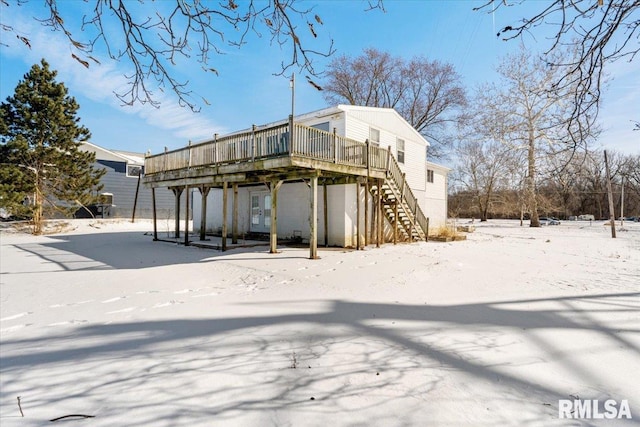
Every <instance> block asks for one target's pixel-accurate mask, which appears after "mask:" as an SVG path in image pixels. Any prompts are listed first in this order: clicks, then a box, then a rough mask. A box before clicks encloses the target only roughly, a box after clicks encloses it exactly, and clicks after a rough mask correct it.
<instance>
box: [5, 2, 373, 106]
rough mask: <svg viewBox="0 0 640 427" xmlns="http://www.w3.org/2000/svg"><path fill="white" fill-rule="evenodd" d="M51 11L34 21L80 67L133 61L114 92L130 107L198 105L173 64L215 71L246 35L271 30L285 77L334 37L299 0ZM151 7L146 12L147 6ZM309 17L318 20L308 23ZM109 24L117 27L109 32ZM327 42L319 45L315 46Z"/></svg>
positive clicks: (99, 5)
mask: <svg viewBox="0 0 640 427" xmlns="http://www.w3.org/2000/svg"><path fill="white" fill-rule="evenodd" d="M0 1H2V3H3V4H5V5H6V6H9V5H20V4H23V3H25V2H26V1H27V0H14V1H13V2H10V0H0ZM43 1H44V4H45V6H46V10H47V13H48V16H46V17H44V18H42V19H39V21H40V22H41V23H42V24H43V25H45V26H48V27H50V28H52V29H53V30H54V31H59V32H62V33H63V34H64V35H65V37H66V38H67V40H68V42H69V44H70V47H71V49H72V55H73V57H74V59H75V60H76V61H78V62H79V63H80V64H81V65H82V66H84V67H89V66H90V65H91V62H92V61H93V62H98V60H97V59H96V58H95V57H94V55H96V52H97V51H98V50H101V49H104V50H106V52H107V55H108V56H109V58H111V59H112V60H115V61H124V62H125V63H128V64H130V65H131V68H132V71H131V73H130V74H128V75H127V76H126V77H127V80H128V86H127V88H126V89H125V90H124V91H123V92H120V93H117V94H116V96H117V97H118V98H119V99H120V100H121V101H122V102H123V103H124V104H127V105H131V104H134V103H137V102H140V103H149V104H152V105H154V106H157V105H158V98H157V96H156V94H155V93H154V90H156V89H158V90H160V91H169V92H173V93H175V94H176V95H177V97H178V100H179V102H180V104H181V105H183V106H187V107H189V108H191V109H192V110H194V111H197V110H198V109H199V107H198V103H197V102H196V101H195V99H197V96H198V95H197V94H194V93H192V92H191V90H190V89H189V82H188V81H187V80H180V79H179V78H178V77H176V74H175V70H173V69H172V68H173V66H174V65H175V64H177V63H178V61H181V60H184V59H192V58H193V59H195V60H196V61H197V62H198V63H199V64H200V68H201V69H203V70H205V71H210V72H213V73H214V74H218V71H217V70H216V69H215V68H214V67H211V66H210V65H209V63H210V62H211V56H212V54H215V55H220V54H223V53H224V48H225V47H228V46H234V47H242V46H244V45H245V44H246V43H247V40H248V37H249V35H250V34H255V35H257V36H258V37H262V31H265V33H266V34H268V35H269V37H270V40H271V43H275V44H278V45H280V46H284V47H288V48H289V49H290V54H289V55H288V60H283V61H282V64H281V70H280V71H279V72H276V74H277V75H282V74H284V73H286V72H287V71H288V70H290V69H291V68H292V67H296V68H298V69H299V70H300V71H305V72H307V73H308V74H311V75H313V76H318V75H319V74H320V73H319V72H317V71H316V69H315V68H314V59H315V58H318V57H327V56H329V55H332V54H333V53H334V49H333V41H332V40H330V39H329V40H328V41H327V40H320V41H316V40H319V38H320V37H319V35H320V27H321V26H322V25H323V21H322V18H321V17H320V16H318V15H317V14H314V13H313V11H312V8H310V7H304V8H301V7H299V6H298V5H299V4H301V2H300V0H269V1H258V0H245V1H242V2H238V1H234V0H223V1H220V2H215V3H214V2H204V1H201V0H172V1H171V2H169V1H166V2H160V3H156V4H154V5H153V6H152V8H151V7H148V6H147V4H146V3H145V0H139V1H138V2H125V1H121V0H110V1H105V0H87V1H93V9H92V13H90V14H89V15H87V16H85V17H83V19H82V22H81V26H80V27H79V28H80V29H77V28H76V26H77V25H75V24H78V23H77V22H74V19H73V18H71V17H68V16H63V10H64V8H59V7H58V1H57V0H43ZM368 5H369V8H373V9H376V8H377V9H383V8H382V3H381V2H377V3H376V2H372V1H369V2H368ZM146 10H150V11H152V12H151V13H150V14H148V15H146V14H145V11H146ZM312 21H314V22H315V23H312ZM1 29H2V30H3V31H4V32H9V33H14V34H16V36H17V37H18V38H19V39H20V40H22V42H23V43H24V44H25V45H27V46H29V45H30V40H29V39H28V37H27V36H25V35H23V34H21V33H19V31H18V29H16V28H14V27H12V26H10V25H7V24H2V27H1ZM114 29H117V31H116V32H115V33H114ZM318 43H320V44H324V47H323V48H321V49H317V48H315V47H314V46H316V45H318Z"/></svg>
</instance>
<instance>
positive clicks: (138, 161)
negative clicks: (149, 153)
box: [81, 141, 144, 166]
mask: <svg viewBox="0 0 640 427" xmlns="http://www.w3.org/2000/svg"><path fill="white" fill-rule="evenodd" d="M81 144H82V146H81V149H83V150H84V151H90V152H92V153H95V154H96V159H97V160H111V161H116V162H125V163H128V164H133V165H138V166H141V165H144V154H142V153H133V152H131V151H120V150H109V149H107V148H104V147H100V146H99V145H95V144H92V143H90V142H87V141H85V142H82V143H81Z"/></svg>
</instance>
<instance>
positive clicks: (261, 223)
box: [251, 192, 271, 233]
mask: <svg viewBox="0 0 640 427" xmlns="http://www.w3.org/2000/svg"><path fill="white" fill-rule="evenodd" d="M270 229H271V194H270V193H268V192H260V193H251V231H253V232H255V233H268V232H269V230H270Z"/></svg>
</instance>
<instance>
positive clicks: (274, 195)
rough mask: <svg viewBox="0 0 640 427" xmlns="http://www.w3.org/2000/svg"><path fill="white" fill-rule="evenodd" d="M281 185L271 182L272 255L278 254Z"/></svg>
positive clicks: (270, 233) (270, 246)
mask: <svg viewBox="0 0 640 427" xmlns="http://www.w3.org/2000/svg"><path fill="white" fill-rule="evenodd" d="M292 122H293V121H292ZM281 185H282V181H272V182H271V229H270V230H269V240H270V244H269V253H270V254H277V253H278V190H279V189H280V186H281Z"/></svg>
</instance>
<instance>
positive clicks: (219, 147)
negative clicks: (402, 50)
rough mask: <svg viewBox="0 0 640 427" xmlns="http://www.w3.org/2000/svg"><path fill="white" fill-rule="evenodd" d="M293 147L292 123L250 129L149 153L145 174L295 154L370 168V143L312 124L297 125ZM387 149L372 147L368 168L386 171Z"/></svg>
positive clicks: (295, 126) (295, 125)
mask: <svg viewBox="0 0 640 427" xmlns="http://www.w3.org/2000/svg"><path fill="white" fill-rule="evenodd" d="M293 129H294V135H293V136H294V137H293V147H291V146H290V144H289V141H290V138H289V124H283V125H279V126H274V127H270V128H267V129H260V130H251V131H248V132H243V133H239V134H235V135H229V136H226V137H222V138H214V139H213V140H211V141H206V142H202V143H199V144H194V145H189V146H187V147H184V148H179V149H177V150H171V151H169V150H165V152H164V153H160V154H155V155H152V156H148V157H147V158H146V159H145V174H146V175H153V174H155V173H159V172H167V171H172V170H178V169H187V168H195V167H203V166H217V165H222V164H229V163H237V162H250V161H254V160H256V159H265V158H270V157H280V156H284V155H293V156H299V157H307V158H311V159H316V160H322V161H327V162H332V163H337V164H342V165H348V166H356V167H362V168H366V167H367V159H366V157H367V156H366V153H367V144H366V143H364V142H360V141H356V140H353V139H350V138H345V137H342V136H339V135H336V133H335V132H333V133H331V132H326V131H323V130H320V129H315V128H312V127H308V126H304V125H300V124H294V127H293ZM386 153H387V151H386V150H383V149H381V148H379V147H375V146H370V147H369V167H370V168H371V169H376V170H386V169H387V162H388V158H387V157H388V156H387V154H386Z"/></svg>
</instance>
